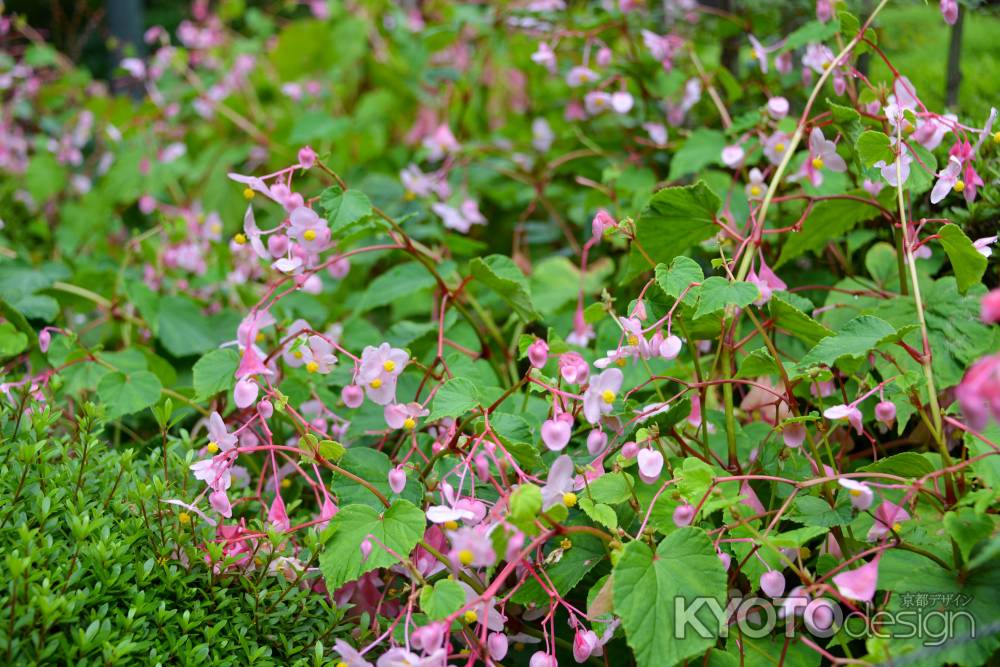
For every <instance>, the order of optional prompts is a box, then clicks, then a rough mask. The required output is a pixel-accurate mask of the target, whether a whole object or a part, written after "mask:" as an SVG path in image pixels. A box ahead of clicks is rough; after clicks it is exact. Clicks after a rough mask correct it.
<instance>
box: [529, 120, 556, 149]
mask: <svg viewBox="0 0 1000 667" xmlns="http://www.w3.org/2000/svg"><path fill="white" fill-rule="evenodd" d="M555 138H556V137H555V134H554V133H553V132H552V126H551V125H549V121H547V120H545V119H544V118H542V117H538V118H536V119H534V120H533V121H531V145H532V146H534V148H535V150H536V151H538V152H539V153H545V152H547V151H548V150H549V149H550V148H552V142H553V141H554V140H555Z"/></svg>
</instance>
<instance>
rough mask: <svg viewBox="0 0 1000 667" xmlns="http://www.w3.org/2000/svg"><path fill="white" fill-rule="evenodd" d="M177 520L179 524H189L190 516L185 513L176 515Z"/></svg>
mask: <svg viewBox="0 0 1000 667" xmlns="http://www.w3.org/2000/svg"><path fill="white" fill-rule="evenodd" d="M177 520H178V521H180V522H181V523H191V515H190V514H188V513H187V512H181V513H180V514H178V515H177Z"/></svg>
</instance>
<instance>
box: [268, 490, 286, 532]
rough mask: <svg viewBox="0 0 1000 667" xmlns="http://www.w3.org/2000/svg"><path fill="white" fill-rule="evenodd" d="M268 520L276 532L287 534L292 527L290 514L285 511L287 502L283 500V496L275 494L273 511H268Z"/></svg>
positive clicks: (272, 504)
mask: <svg viewBox="0 0 1000 667" xmlns="http://www.w3.org/2000/svg"><path fill="white" fill-rule="evenodd" d="M267 520H268V521H269V522H270V523H271V525H272V526H274V528H275V530H278V531H280V532H286V531H287V530H288V529H289V528H291V526H292V522H291V521H290V520H289V519H288V512H287V511H285V501H284V500H282V499H281V494H280V493H278V494H275V496H274V502H272V503H271V509H269V510H268V511H267Z"/></svg>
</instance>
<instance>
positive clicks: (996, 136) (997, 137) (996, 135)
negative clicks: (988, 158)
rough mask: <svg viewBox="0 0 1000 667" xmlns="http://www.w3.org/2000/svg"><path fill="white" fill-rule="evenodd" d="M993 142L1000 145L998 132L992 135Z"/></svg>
mask: <svg viewBox="0 0 1000 667" xmlns="http://www.w3.org/2000/svg"><path fill="white" fill-rule="evenodd" d="M993 142H994V143H997V144H1000V130H997V131H996V132H994V133H993Z"/></svg>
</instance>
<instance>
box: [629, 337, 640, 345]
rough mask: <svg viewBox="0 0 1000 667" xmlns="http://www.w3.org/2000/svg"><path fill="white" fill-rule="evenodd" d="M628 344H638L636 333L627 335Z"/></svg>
mask: <svg viewBox="0 0 1000 667" xmlns="http://www.w3.org/2000/svg"><path fill="white" fill-rule="evenodd" d="M628 344H629V345H638V344H639V337H638V336H636V335H634V334H633V335H632V336H629V337H628Z"/></svg>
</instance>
